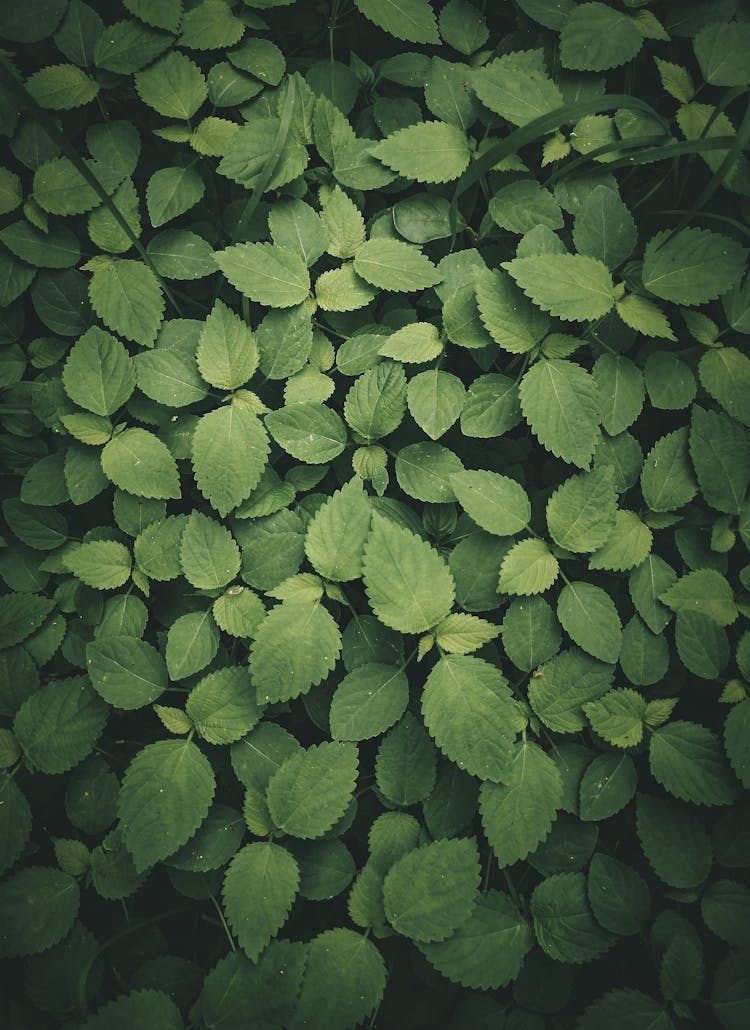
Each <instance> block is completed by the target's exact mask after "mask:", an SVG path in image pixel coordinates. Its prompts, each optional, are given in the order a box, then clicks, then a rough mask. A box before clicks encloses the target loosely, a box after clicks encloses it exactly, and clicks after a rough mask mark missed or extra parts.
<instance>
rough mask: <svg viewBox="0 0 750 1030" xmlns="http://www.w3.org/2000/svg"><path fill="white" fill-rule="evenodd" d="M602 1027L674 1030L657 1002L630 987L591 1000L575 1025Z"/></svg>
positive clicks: (583, 1028) (583, 1029)
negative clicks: (590, 1003)
mask: <svg viewBox="0 0 750 1030" xmlns="http://www.w3.org/2000/svg"><path fill="white" fill-rule="evenodd" d="M600 1026H606V1027H610V1028H611V1030H639V1027H644V1026H647V1027H648V1028H649V1030H674V1023H673V1022H672V1020H671V1019H670V1018H669V1016H668V1015H667V1012H666V1010H665V1009H664V1008H663V1006H662V1004H661V1003H660V1002H658V1001H654V999H653V998H651V997H649V995H647V994H644V993H643V992H642V991H636V990H634V989H633V988H631V987H618V988H617V989H616V990H613V991H609V992H608V993H607V994H605V995H604V996H603V997H601V998H599V1000H598V1001H595V1002H594V1004H593V1005H590V1006H589V1008H588V1009H587V1010H586V1013H585V1015H584V1016H583V1018H582V1019H581V1020H580V1021H579V1022H578V1023H576V1030H596V1028H597V1027H600Z"/></svg>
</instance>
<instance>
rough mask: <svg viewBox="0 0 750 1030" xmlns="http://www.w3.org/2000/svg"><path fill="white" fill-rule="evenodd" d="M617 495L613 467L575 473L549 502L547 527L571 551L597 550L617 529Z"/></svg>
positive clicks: (561, 545) (559, 542)
mask: <svg viewBox="0 0 750 1030" xmlns="http://www.w3.org/2000/svg"><path fill="white" fill-rule="evenodd" d="M616 513H617V494H616V493H615V489H614V486H613V483H612V473H611V471H610V470H609V469H607V468H604V469H595V470H594V471H593V472H582V473H580V474H579V475H577V476H571V477H570V478H569V479H566V480H565V482H564V483H563V484H562V485H561V486H559V487H558V488H557V490H556V491H555V492H554V494H553V495H552V496H551V497H550V499H549V501H548V502H547V526H548V528H549V532H550V535H551V537H552V539H553V540H554V541H555V543H556V544H558V546H560V547H564V548H565V549H566V550H568V551H575V552H577V553H586V552H589V551H596V550H597V548H599V547H601V546H602V544H603V543H604V542H605V541H606V540H607V539H608V537H609V536H610V534H611V533H612V531H613V529H614V528H615V516H616Z"/></svg>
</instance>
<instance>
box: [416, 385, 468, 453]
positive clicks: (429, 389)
mask: <svg viewBox="0 0 750 1030" xmlns="http://www.w3.org/2000/svg"><path fill="white" fill-rule="evenodd" d="M406 396H407V403H408V405H409V412H410V414H411V417H412V418H413V419H414V421H415V422H416V423H417V425H418V426H419V427H420V429H423V430H424V432H425V433H426V434H427V436H429V438H430V439H431V440H437V439H439V438H440V437H441V436H442V435H443V433H445V432H447V431H448V430H449V429H450V427H451V426H452V425H453V423H454V422H455V421H456V419H457V418H458V417H459V415H460V414H461V409H462V408H463V406H464V400H465V398H466V390H465V388H464V385H463V383H462V382H461V380H460V379H459V378H458V377H457V376H454V375H451V374H450V372H442V371H440V370H439V369H429V370H428V371H427V372H420V373H419V374H418V375H416V376H414V377H413V378H412V379H410V380H409V386H408V390H407V395H406Z"/></svg>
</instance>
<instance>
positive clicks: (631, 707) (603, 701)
mask: <svg viewBox="0 0 750 1030" xmlns="http://www.w3.org/2000/svg"><path fill="white" fill-rule="evenodd" d="M583 710H584V712H585V713H586V717H587V718H588V720H589V722H590V723H591V727H592V729H593V730H594V732H595V733H598V734H599V736H600V737H603V738H604V740H606V741H607V742H608V743H609V744H612V745H614V746H615V747H622V748H626V747H633V746H635V745H636V744H638V743H640V741H641V739H642V737H643V723H644V719H645V718H646V702H645V700H644V698H643V697H642V696H641V694H639V693H638V691H637V690H631V689H630V688H629V687H625V688H623V689H622V690H610V691H609V693H607V694H605V695H604V697H602V698H599V700H597V701H590V702H589V703H588V704H585V705H584V706H583Z"/></svg>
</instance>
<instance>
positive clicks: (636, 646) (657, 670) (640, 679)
mask: <svg viewBox="0 0 750 1030" xmlns="http://www.w3.org/2000/svg"><path fill="white" fill-rule="evenodd" d="M620 667H621V668H622V671H623V672H624V673H625V675H626V677H627V678H628V679H629V680H630V682H631V683H632V684H634V685H635V686H652V685H653V684H654V683H658V682H659V681H660V680H662V679H663V678H664V676H665V675H666V673H667V669H668V668H669V645H668V644H667V642H666V640H665V638H664V636H663V635H662V634H656V633H652V631H651V630H650V629H648V628H647V627H646V626H645V625H644V623H643V622H641V620H640V618H639V617H638V616H637V615H634V616H633V618H632V619H631V620H630V622H628V623H627V625H626V626H625V628H624V630H623V633H622V650H621V652H620Z"/></svg>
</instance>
